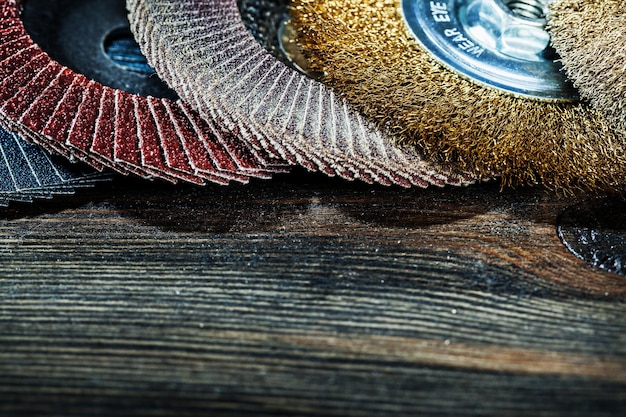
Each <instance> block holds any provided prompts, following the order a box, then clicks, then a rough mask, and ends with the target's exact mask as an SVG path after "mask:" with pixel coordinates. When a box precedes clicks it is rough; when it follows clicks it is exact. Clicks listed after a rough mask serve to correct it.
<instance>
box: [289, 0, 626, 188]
mask: <svg viewBox="0 0 626 417" xmlns="http://www.w3.org/2000/svg"><path fill="white" fill-rule="evenodd" d="M546 4H547V1H546V0H441V1H429V0H363V1H351V0H294V1H293V2H292V10H291V12H292V16H293V19H292V20H293V26H294V27H295V29H296V31H297V33H298V39H299V42H300V46H301V48H302V49H303V51H304V53H305V55H306V57H307V60H308V65H309V66H310V67H311V68H312V70H314V71H316V72H317V73H322V74H324V76H323V81H324V82H325V83H327V84H328V85H330V86H331V87H332V88H334V89H335V91H338V92H339V93H340V94H341V95H342V96H343V97H345V98H346V99H347V100H348V101H349V102H350V103H352V104H353V105H354V106H355V107H356V108H357V109H358V110H359V111H361V112H362V113H363V114H365V115H366V116H367V117H368V118H369V119H370V120H373V121H375V122H376V123H377V124H378V125H379V126H380V127H382V128H386V129H389V130H391V131H392V132H393V133H394V134H395V135H396V138H397V140H398V142H399V144H400V145H403V146H413V147H416V148H417V149H419V150H420V151H421V152H424V153H425V154H426V155H427V156H428V157H430V158H433V159H435V160H443V161H454V162H458V163H460V164H461V166H462V167H464V168H465V169H468V170H470V171H472V172H475V173H477V174H478V175H481V176H487V177H491V176H499V177H501V178H502V180H503V184H504V185H527V184H538V183H540V184H544V185H545V186H547V187H550V188H558V189H563V190H573V189H579V188H582V189H586V190H600V189H602V190H606V189H608V190H614V189H616V188H622V187H623V185H624V184H625V180H626V164H625V163H626V154H625V153H624V151H625V148H624V147H625V145H624V142H625V140H624V139H625V137H624V135H623V134H621V133H620V132H618V131H616V130H615V129H612V128H611V125H610V124H609V123H608V122H607V120H606V119H605V118H604V117H603V116H602V115H601V114H600V113H599V112H598V111H595V110H594V109H592V108H591V107H590V106H589V105H587V104H585V103H583V102H581V101H580V100H579V97H578V93H577V91H576V90H575V88H574V87H573V86H572V85H571V83H570V82H569V81H568V80H567V79H566V77H565V75H564V72H563V71H562V70H561V68H560V64H559V62H558V56H557V55H556V54H555V52H554V50H553V49H552V47H551V46H550V35H549V33H548V32H547V31H546V29H545V26H546V17H545V12H544V9H545V6H546Z"/></svg>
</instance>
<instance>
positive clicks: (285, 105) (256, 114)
mask: <svg viewBox="0 0 626 417" xmlns="http://www.w3.org/2000/svg"><path fill="white" fill-rule="evenodd" d="M127 5H128V8H129V11H130V20H131V29H132V30H133V33H134V34H135V37H136V38H137V40H138V42H139V44H140V45H141V46H142V48H143V52H144V54H145V55H146V57H147V58H148V61H149V62H150V63H151V64H152V65H153V66H154V67H155V69H156V70H157V73H158V74H159V75H160V76H161V77H162V78H163V79H164V80H166V82H167V83H168V84H169V85H170V86H171V87H172V88H173V89H174V90H175V91H176V92H177V93H178V94H179V95H180V97H181V98H183V99H184V100H186V101H187V102H189V103H191V104H192V105H193V106H194V108H196V109H197V110H198V111H199V112H200V114H202V115H203V116H204V117H207V118H210V117H217V118H219V119H221V120H223V121H224V122H225V125H226V126H227V127H228V128H229V129H232V130H236V131H238V132H240V133H241V134H242V135H243V136H244V137H245V138H246V139H247V140H248V141H250V143H253V144H254V146H260V147H262V148H263V149H265V150H267V151H268V152H270V153H271V154H273V155H277V156H280V157H282V158H284V159H286V160H288V161H290V162H291V163H298V164H300V165H303V166H305V167H306V168H308V169H311V170H320V171H323V172H325V173H326V174H328V175H339V176H341V177H343V178H346V179H351V180H352V179H360V180H363V181H366V182H370V183H371V182H378V183H381V184H399V185H402V186H411V185H417V186H426V185H428V184H429V183H430V184H437V185H443V184H460V183H467V182H469V176H464V175H459V174H457V173H455V172H452V171H450V170H449V169H447V168H445V167H443V166H441V165H439V164H435V163H429V162H426V161H424V160H423V159H422V158H421V157H419V156H418V155H417V154H416V153H415V152H409V151H406V150H403V149H401V148H399V147H397V146H394V145H392V143H391V140H390V139H389V138H388V137H386V136H385V135H384V134H383V133H382V132H381V131H380V130H375V129H372V127H371V125H370V124H369V123H367V122H365V120H364V119H363V118H362V117H361V115H359V114H358V113H355V112H354V111H353V110H352V109H351V108H349V106H347V103H346V102H345V101H343V100H340V99H338V98H337V97H336V96H335V95H334V94H333V92H332V91H329V90H327V89H326V88H325V87H324V86H323V85H321V84H320V83H319V82H317V81H314V80H312V79H310V78H308V77H306V76H304V75H302V74H301V73H299V72H297V71H295V70H293V69H292V68H289V67H287V66H286V65H285V64H283V63H282V62H280V61H279V60H277V59H276V58H275V57H274V56H272V55H271V54H270V53H269V52H267V51H266V50H265V49H263V48H262V47H261V46H260V45H259V44H258V43H257V42H256V41H255V40H254V37H253V36H252V35H251V34H250V33H249V32H248V30H247V29H246V27H245V26H244V24H243V22H242V18H241V15H240V13H239V9H238V7H237V2H236V0H217V1H209V0H203V1H195V2H182V3H181V2H179V1H175V0H165V1H160V2H152V1H145V0H129V1H128V2H127Z"/></svg>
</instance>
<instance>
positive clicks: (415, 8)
mask: <svg viewBox="0 0 626 417" xmlns="http://www.w3.org/2000/svg"><path fill="white" fill-rule="evenodd" d="M548 3H549V0H402V11H403V13H404V18H405V21H406V23H407V25H408V27H409V29H410V30H411V32H413V35H414V36H415V38H416V40H417V41H418V42H419V43H421V44H422V46H423V47H424V49H426V50H427V51H428V52H429V53H430V54H431V55H432V56H433V57H434V58H435V59H436V60H438V61H439V62H440V63H441V64H443V65H444V66H446V67H448V68H449V69H451V70H452V71H455V72H457V73H458V74H460V75H462V76H464V77H465V78H468V79H471V80H473V81H475V82H477V83H478V84H481V85H484V86H488V87H492V88H496V89H498V90H501V91H505V92H507V93H510V94H514V95H517V96H522V97H527V98H533V99H537V100H544V101H572V100H577V99H578V94H577V92H576V90H575V89H574V87H573V86H572V84H571V83H570V82H569V81H568V80H567V78H566V76H565V74H564V72H563V71H561V64H560V63H559V62H558V61H555V59H554V58H555V55H556V54H555V52H554V51H553V50H552V49H551V47H550V35H549V33H548V32H547V31H546V30H545V26H546V18H545V14H544V9H545V7H546V5H547V4H548Z"/></svg>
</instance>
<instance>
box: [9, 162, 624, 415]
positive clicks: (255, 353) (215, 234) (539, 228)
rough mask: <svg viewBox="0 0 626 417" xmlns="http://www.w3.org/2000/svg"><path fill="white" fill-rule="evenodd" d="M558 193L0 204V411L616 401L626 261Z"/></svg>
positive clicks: (122, 188) (413, 411)
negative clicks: (568, 244)
mask: <svg viewBox="0 0 626 417" xmlns="http://www.w3.org/2000/svg"><path fill="white" fill-rule="evenodd" d="M574 201H575V199H572V198H570V199H558V198H555V197H554V196H551V195H546V194H545V193H542V192H537V191H528V190H518V191H507V192H500V191H499V190H498V187H497V185H484V186H481V187H469V188H464V189H452V188H447V189H436V188H433V189H429V190H402V189H398V188H384V187H376V186H366V185H362V184H356V183H354V184H352V183H346V182H344V181H341V180H335V179H326V178H324V177H322V176H318V175H310V174H304V173H298V172H296V173H295V174H292V175H285V176H281V177H279V178H278V179H277V180H275V181H255V182H253V183H252V184H250V185H248V186H239V185H235V186H232V187H218V186H206V187H203V188H200V187H193V186H185V185H183V186H171V185H167V184H161V183H144V182H141V181H137V180H128V179H124V178H118V179H116V180H115V181H114V182H113V183H111V184H105V185H103V186H100V187H98V188H97V189H95V190H84V191H81V192H79V193H78V194H77V195H76V196H73V197H68V198H57V199H55V200H53V201H46V202H41V203H38V204H36V205H27V204H15V205H12V206H11V207H9V208H8V209H2V211H1V212H0V213H1V215H0V219H1V220H0V416H35V415H58V416H79V415H80V416H84V415H102V416H114V415H115V416H120V415H150V416H187V415H197V416H206V415H286V416H392V415H393V416H421V415H449V416H509V415H511V416H517V415H519V416H561V415H563V416H619V415H625V412H626V408H625V407H626V305H625V300H626V278H625V277H624V276H621V275H616V274H611V273H607V272H601V271H598V270H594V269H592V268H591V267H589V266H587V265H586V264H585V263H583V262H582V261H580V260H578V259H577V258H576V257H574V256H573V255H572V254H570V253H569V252H568V251H567V250H566V249H565V247H564V246H563V245H562V243H561V242H560V241H559V239H558V236H557V233H556V230H555V223H556V219H557V217H558V215H559V213H560V212H561V211H562V209H563V208H564V207H565V206H567V205H569V204H571V203H573V202H574Z"/></svg>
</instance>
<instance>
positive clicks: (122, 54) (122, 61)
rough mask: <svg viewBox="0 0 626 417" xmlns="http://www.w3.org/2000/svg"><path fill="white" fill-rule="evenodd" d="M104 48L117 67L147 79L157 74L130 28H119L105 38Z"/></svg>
mask: <svg viewBox="0 0 626 417" xmlns="http://www.w3.org/2000/svg"><path fill="white" fill-rule="evenodd" d="M102 47H103V48H104V53H105V54H106V56H107V57H108V58H109V59H110V60H111V61H112V62H113V63H114V64H115V65H117V66H119V67H122V68H123V69H125V70H128V71H132V72H136V73H138V74H141V75H144V76H146V77H148V76H151V75H152V74H154V73H155V71H154V69H153V68H152V67H151V66H150V65H149V64H148V60H147V59H146V58H145V57H144V56H143V54H142V53H141V48H140V47H139V45H138V44H137V42H136V41H135V38H134V37H133V35H132V33H131V31H130V28H128V27H123V28H117V29H114V30H112V31H111V32H109V34H108V35H107V36H106V37H105V38H104V42H103V45H102Z"/></svg>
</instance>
